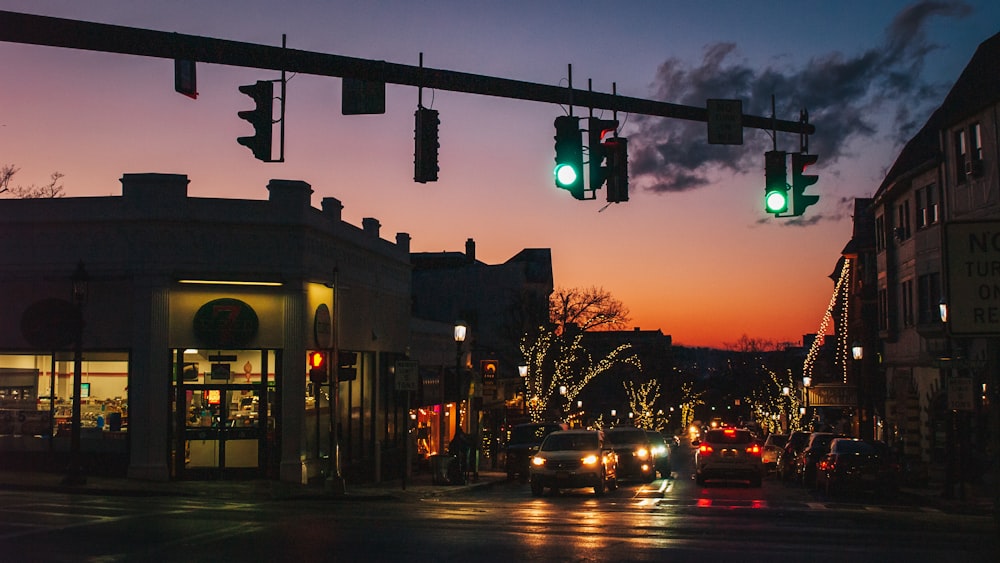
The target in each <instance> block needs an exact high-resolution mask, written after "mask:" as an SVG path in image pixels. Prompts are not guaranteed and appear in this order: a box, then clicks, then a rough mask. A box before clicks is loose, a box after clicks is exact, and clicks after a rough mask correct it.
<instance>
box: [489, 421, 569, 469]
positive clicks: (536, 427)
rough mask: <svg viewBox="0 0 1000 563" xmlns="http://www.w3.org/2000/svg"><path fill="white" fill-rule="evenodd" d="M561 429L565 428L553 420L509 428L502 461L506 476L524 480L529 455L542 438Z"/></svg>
mask: <svg viewBox="0 0 1000 563" xmlns="http://www.w3.org/2000/svg"><path fill="white" fill-rule="evenodd" d="M563 429H565V426H564V425H562V424H559V423H555V422H540V423H535V422H532V423H526V424H518V425H517V426H514V427H513V428H511V430H510V439H509V440H508V441H507V447H506V450H505V453H506V455H505V461H504V469H505V470H506V471H507V478H508V479H514V478H515V477H518V478H520V479H521V481H522V482H526V481H527V480H528V467H529V464H530V463H531V456H533V455H535V452H537V451H538V447H539V446H540V445H541V444H542V440H544V439H545V437H546V436H548V435H549V434H551V433H552V432H555V431H556V430H563Z"/></svg>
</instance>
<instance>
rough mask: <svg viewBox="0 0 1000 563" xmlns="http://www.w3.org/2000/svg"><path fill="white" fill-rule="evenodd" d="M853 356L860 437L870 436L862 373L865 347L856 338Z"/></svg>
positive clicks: (852, 349)
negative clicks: (866, 418)
mask: <svg viewBox="0 0 1000 563" xmlns="http://www.w3.org/2000/svg"><path fill="white" fill-rule="evenodd" d="M851 357H852V358H854V370H853V371H854V386H855V387H856V388H857V394H858V396H857V401H856V402H857V405H856V407H855V408H856V409H857V418H858V437H859V438H869V437H870V436H868V433H867V429H866V428H865V421H864V418H865V414H866V413H865V410H864V404H865V397H864V385H863V384H862V377H861V375H862V373H861V361H862V360H864V359H865V347H864V346H862V344H861V342H860V341H857V340H855V341H854V343H853V344H851Z"/></svg>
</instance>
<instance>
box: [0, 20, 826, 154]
mask: <svg viewBox="0 0 1000 563" xmlns="http://www.w3.org/2000/svg"><path fill="white" fill-rule="evenodd" d="M0 41H7V42H11V43H24V44H29V45H48V46H51V47H65V48H70V49H84V50H88V51H101V52H106V53H120V54H126V55H140V56H146V57H157V58H163V59H174V60H177V59H181V60H188V61H194V62H203V63H213V64H222V65H228V66H238V67H246V68H258V69H271V70H279V71H288V72H296V73H301V74H312V75H316V76H336V77H346V78H358V79H363V80H378V81H382V82H385V83H387V84H401V85H406V86H417V87H424V88H434V89H437V90H445V91H450V92H464V93H468V94H480V95H484V96H496V97H502V98H511V99H518V100H528V101H535V102H547V103H553V104H562V105H575V106H581V107H589V108H594V109H606V110H617V111H626V112H629V113H635V114H642V115H652V116H659V117H669V118H674V119H684V120H688V121H701V122H707V121H708V110H707V109H706V108H704V107H694V106H684V105H680V104H672V103H669V102H661V101H656V100H645V99H641V98H630V97H627V96H621V95H612V94H605V93H600V92H592V91H589V90H577V89H574V88H566V87H564V86H550V85H546V84H535V83H531V82H522V81H519V80H510V79H506V78H496V77H492V76H483V75H478V74H469V73H464V72H455V71H450V70H439V69H433V68H427V67H421V66H412V65H402V64H396V63H387V62H385V61H376V60H369V59H359V58H354V57H344V56H340V55H331V54H325V53H316V52H312V51H300V50H296V49H288V48H284V47H274V46H269V45H258V44H254V43H244V42H240V41H230V40H226V39H215V38H211V37H200V36H197V35H185V34H182V33H171V32H166V31H154V30H149V29H141V28H135V27H126V26H119V25H110V24H102V23H94V22H85V21H79V20H70V19H64V18H54V17H49V16H38V15H33V14H23V13H19V12H9V11H2V10H0ZM742 124H743V126H744V127H751V128H754V129H768V130H774V131H782V132H786V133H802V134H807V135H808V134H812V133H814V132H815V127H814V126H813V125H811V124H809V123H802V122H801V121H786V120H779V119H773V118H771V117H760V116H753V115H744V116H743V121H742Z"/></svg>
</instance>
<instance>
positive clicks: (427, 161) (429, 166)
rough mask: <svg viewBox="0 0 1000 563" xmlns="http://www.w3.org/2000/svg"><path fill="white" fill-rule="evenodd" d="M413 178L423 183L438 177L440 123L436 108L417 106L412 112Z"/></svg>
mask: <svg viewBox="0 0 1000 563" xmlns="http://www.w3.org/2000/svg"><path fill="white" fill-rule="evenodd" d="M414 116H415V117H416V126H415V128H414V133H413V135H414V151H413V180H414V181H415V182H420V183H421V184H425V183H427V182H437V179H438V147H440V144H439V143H438V126H439V125H440V124H441V120H440V118H438V112H437V110H433V109H427V108H417V112H416V113H415V114H414Z"/></svg>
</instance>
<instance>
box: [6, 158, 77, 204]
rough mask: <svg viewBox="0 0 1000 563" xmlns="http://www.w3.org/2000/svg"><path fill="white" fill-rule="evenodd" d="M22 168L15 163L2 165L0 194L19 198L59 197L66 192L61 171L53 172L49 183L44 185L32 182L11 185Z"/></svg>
mask: <svg viewBox="0 0 1000 563" xmlns="http://www.w3.org/2000/svg"><path fill="white" fill-rule="evenodd" d="M20 170H21V169H20V168H18V167H16V166H14V165H13V164H4V165H2V166H0V194H8V195H10V196H11V197H14V198H17V199H45V198H58V197H63V196H64V195H65V193H64V192H63V185H62V183H60V180H62V178H63V176H64V175H63V174H62V173H61V172H53V173H52V175H51V176H49V179H50V181H49V183H48V184H45V185H44V186H38V185H35V184H31V185H29V186H22V185H20V184H18V185H16V186H14V185H11V184H12V182H13V179H14V176H15V175H16V174H17V173H18V172H19V171H20Z"/></svg>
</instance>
